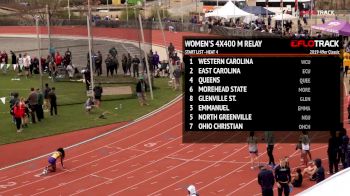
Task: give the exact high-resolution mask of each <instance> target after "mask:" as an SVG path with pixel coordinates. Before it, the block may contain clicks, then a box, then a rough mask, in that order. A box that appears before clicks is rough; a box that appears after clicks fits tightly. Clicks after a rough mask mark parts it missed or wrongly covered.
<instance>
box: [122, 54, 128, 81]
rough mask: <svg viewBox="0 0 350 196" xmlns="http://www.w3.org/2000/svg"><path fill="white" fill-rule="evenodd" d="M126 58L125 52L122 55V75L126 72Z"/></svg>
mask: <svg viewBox="0 0 350 196" xmlns="http://www.w3.org/2000/svg"><path fill="white" fill-rule="evenodd" d="M127 64H128V58H127V57H126V55H125V54H123V55H122V68H123V72H124V76H126V74H127V73H128V65H127Z"/></svg>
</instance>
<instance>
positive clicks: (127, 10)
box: [125, 0, 129, 26]
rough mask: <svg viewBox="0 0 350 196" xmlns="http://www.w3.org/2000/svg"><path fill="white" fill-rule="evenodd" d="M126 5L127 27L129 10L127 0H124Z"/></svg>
mask: <svg viewBox="0 0 350 196" xmlns="http://www.w3.org/2000/svg"><path fill="white" fill-rule="evenodd" d="M125 5H126V25H127V26H129V9H128V0H125Z"/></svg>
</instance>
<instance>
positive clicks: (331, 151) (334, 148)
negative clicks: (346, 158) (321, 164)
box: [327, 131, 339, 175]
mask: <svg viewBox="0 0 350 196" xmlns="http://www.w3.org/2000/svg"><path fill="white" fill-rule="evenodd" d="M338 149H339V145H338V140H337V137H336V133H335V131H331V138H329V140H328V149H327V154H328V165H329V171H328V172H327V174H329V175H332V174H333V173H334V172H335V173H337V172H338V162H337V153H338ZM333 167H334V170H333Z"/></svg>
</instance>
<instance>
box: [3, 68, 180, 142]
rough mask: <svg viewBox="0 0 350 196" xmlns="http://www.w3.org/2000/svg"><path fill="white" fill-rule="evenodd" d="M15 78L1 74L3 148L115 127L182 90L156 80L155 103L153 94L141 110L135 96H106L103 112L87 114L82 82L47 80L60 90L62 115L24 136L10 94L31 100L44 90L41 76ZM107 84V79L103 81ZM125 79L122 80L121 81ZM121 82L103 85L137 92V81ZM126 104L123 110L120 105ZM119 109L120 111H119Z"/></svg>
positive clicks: (32, 127)
mask: <svg viewBox="0 0 350 196" xmlns="http://www.w3.org/2000/svg"><path fill="white" fill-rule="evenodd" d="M14 77H15V75H12V74H8V75H3V74H0V97H4V96H5V97H6V104H5V105H3V104H2V103H0V145H2V144H8V143H14V142H18V141H23V140H28V139H33V138H39V137H44V136H49V135H55V134H60V133H66V132H70V131H74V130H79V129H84V128H89V127H96V126H101V125H107V124H112V123H116V122H122V121H130V120H133V119H136V118H138V117H140V116H142V115H144V114H147V113H149V112H151V111H153V110H155V109H157V108H159V107H161V106H162V105H164V104H165V103H167V102H169V101H170V100H172V99H173V98H175V97H176V96H177V95H179V94H180V93H181V92H182V91H173V90H172V89H171V88H170V87H169V86H168V83H167V82H168V79H166V78H157V79H155V80H154V81H155V86H156V88H155V90H154V100H152V101H151V100H150V96H149V93H147V97H148V100H149V103H150V105H149V106H143V107H140V106H139V104H138V100H137V97H136V95H135V94H133V95H123V96H121V95H120V96H102V104H101V109H99V110H95V111H93V112H92V113H91V114H87V113H86V112H85V110H84V102H85V100H86V92H85V84H83V83H78V82H55V83H53V82H52V81H50V80H48V79H47V77H44V78H45V79H44V83H49V86H50V87H53V86H54V87H56V94H57V101H58V104H59V107H58V116H52V117H51V116H50V115H49V113H46V112H45V119H44V120H43V121H42V122H40V123H39V122H38V123H36V124H29V125H28V128H25V129H24V131H23V132H22V133H17V132H16V127H15V124H13V123H12V122H11V116H10V114H9V95H10V93H11V92H14V91H16V92H18V93H19V95H20V97H22V96H23V97H24V98H27V97H28V95H29V92H30V88H31V87H34V88H37V87H40V86H41V83H40V79H39V76H34V77H33V78H30V79H26V78H25V77H21V80H20V81H13V80H11V79H12V78H14ZM103 80H104V81H105V80H106V79H103ZM121 80H122V81H121ZM118 81H121V83H117V84H102V86H126V85H129V86H131V87H132V89H133V92H134V90H135V84H136V81H135V80H133V79H131V78H130V79H129V78H122V79H118ZM120 104H122V108H121V109H120V108H119V105H120ZM116 107H118V109H115V108H116ZM105 111H108V113H107V114H106V119H99V118H98V116H99V115H100V114H101V113H102V112H105Z"/></svg>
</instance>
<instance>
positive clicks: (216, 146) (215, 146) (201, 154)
mask: <svg viewBox="0 0 350 196" xmlns="http://www.w3.org/2000/svg"><path fill="white" fill-rule="evenodd" d="M238 134H240V132H238V133H236V134H235V135H233V136H231V137H230V138H228V139H227V140H226V141H229V140H230V139H232V138H233V137H235V136H237V135H238ZM223 144H224V143H221V144H219V145H214V147H212V148H210V149H209V150H207V151H205V152H203V153H200V154H199V155H197V156H195V157H193V158H192V159H191V160H194V159H196V158H198V157H200V156H203V155H205V154H207V153H208V152H210V151H212V150H214V149H216V148H218V147H220V146H222V145H223ZM244 147H245V146H244ZM164 158H165V157H164ZM189 162H190V161H187V162H184V163H181V164H179V165H177V166H175V167H173V168H171V169H168V170H165V171H163V172H161V173H158V174H157V175H155V176H152V177H150V178H148V179H146V180H143V181H141V182H138V183H136V184H134V185H132V186H129V187H126V188H124V189H122V190H119V191H117V192H115V193H113V194H110V195H109V196H112V195H116V194H118V193H120V192H123V191H125V190H128V189H129V188H130V187H133V186H136V185H139V184H142V183H144V182H147V181H149V180H151V179H153V178H155V177H158V176H160V175H162V174H164V173H167V172H169V171H172V170H174V169H175V168H178V167H180V166H182V165H184V164H186V163H189Z"/></svg>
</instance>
